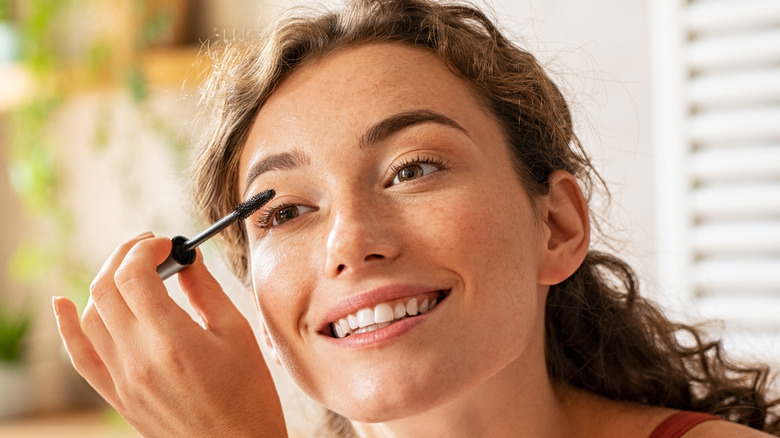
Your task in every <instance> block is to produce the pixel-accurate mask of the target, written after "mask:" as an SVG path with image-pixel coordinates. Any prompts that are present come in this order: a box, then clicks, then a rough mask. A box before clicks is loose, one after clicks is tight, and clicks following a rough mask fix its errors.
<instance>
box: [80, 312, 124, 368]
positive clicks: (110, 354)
mask: <svg viewBox="0 0 780 438" xmlns="http://www.w3.org/2000/svg"><path fill="white" fill-rule="evenodd" d="M81 331H83V332H84V334H86V336H87V338H89V340H90V343H91V345H92V348H93V349H94V350H95V352H96V353H97V354H98V355H99V356H100V357H101V358H102V360H103V362H104V364H105V365H106V366H108V367H111V368H112V369H114V370H117V369H122V368H123V367H122V364H121V361H116V357H117V355H116V352H117V345H116V342H115V341H114V338H113V337H112V336H111V333H110V332H109V331H108V329H107V328H106V325H105V323H104V322H103V319H102V318H101V317H100V313H99V312H98V310H97V308H96V307H95V302H94V301H93V300H92V298H91V297H90V299H89V302H87V307H86V308H85V309H84V313H82V315H81ZM115 361H116V362H115Z"/></svg>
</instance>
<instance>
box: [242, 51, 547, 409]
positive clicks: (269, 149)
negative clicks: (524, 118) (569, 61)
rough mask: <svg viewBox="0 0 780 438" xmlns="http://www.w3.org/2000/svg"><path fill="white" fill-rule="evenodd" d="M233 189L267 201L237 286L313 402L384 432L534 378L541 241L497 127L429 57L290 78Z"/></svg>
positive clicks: (371, 59) (392, 56) (336, 61)
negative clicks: (515, 380) (515, 374)
mask: <svg viewBox="0 0 780 438" xmlns="http://www.w3.org/2000/svg"><path fill="white" fill-rule="evenodd" d="M240 175H241V177H240V181H239V184H240V185H239V188H238V190H239V192H240V194H241V196H242V197H243V198H248V197H249V196H251V195H253V194H256V193H259V192H260V191H263V190H266V189H269V188H273V189H274V190H276V193H277V195H276V198H274V200H273V201H271V203H270V204H269V205H268V206H266V208H265V209H264V210H261V211H260V212H258V213H257V214H255V215H253V216H252V217H251V218H250V219H249V220H248V221H247V225H246V226H247V230H248V236H249V241H250V246H251V271H252V278H253V284H254V289H255V293H256V298H257V303H258V306H259V310H260V312H261V315H262V318H263V322H264V324H265V327H266V328H267V331H268V334H269V336H270V340H271V342H272V344H273V345H274V348H275V349H276V352H277V353H278V355H279V357H280V359H281V362H282V364H283V365H284V367H285V368H286V370H287V371H288V372H289V373H290V375H291V376H292V377H293V379H294V380H295V381H296V382H297V384H298V385H299V386H300V387H301V388H302V389H303V390H304V391H305V392H306V393H307V394H309V396H311V397H312V398H313V399H314V400H316V401H319V402H320V403H322V404H324V405H325V406H327V407H328V408H330V409H332V410H335V411H337V412H339V413H341V414H343V415H345V416H347V417H349V418H353V419H357V420H362V421H384V420H390V419H394V418H401V417H405V416H407V415H412V414H414V413H417V412H422V411H424V410H427V409H430V408H432V407H435V406H437V404H441V403H443V402H444V401H446V400H451V399H452V398H453V397H456V396H458V395H462V394H466V393H468V391H470V390H473V389H475V388H478V387H479V386H480V385H482V384H485V383H486V382H488V381H489V380H490V379H491V378H493V377H494V376H496V375H497V373H499V372H500V371H502V370H505V369H507V368H508V367H510V365H515V366H516V365H517V364H518V363H534V364H539V363H543V357H542V356H543V348H541V347H539V346H540V345H543V341H542V336H543V329H542V315H543V310H542V308H543V299H544V291H545V289H544V288H542V287H540V286H538V284H537V270H538V267H539V266H538V265H539V254H540V252H541V249H542V247H543V245H544V243H543V240H544V239H543V232H542V231H541V229H542V227H541V225H540V223H539V220H537V217H536V215H535V211H534V209H533V208H532V204H531V201H530V199H529V197H528V195H527V194H526V192H525V191H524V190H523V187H522V185H521V184H520V182H519V181H518V179H517V177H516V175H515V172H514V171H513V166H512V160H511V158H510V154H509V152H508V151H507V148H506V146H505V144H504V139H503V137H502V133H501V131H500V129H499V126H498V124H497V123H496V121H495V120H494V119H493V118H492V117H491V116H490V115H489V114H488V112H486V110H485V109H484V108H483V107H482V106H480V104H479V103H478V101H477V100H476V99H475V94H474V92H473V91H472V90H471V89H470V88H469V86H468V84H467V83H466V82H465V81H464V80H462V79H460V78H459V77H457V76H456V75H454V74H453V73H452V72H451V71H449V70H448V69H447V68H446V67H445V65H444V64H443V63H442V62H441V61H440V60H439V59H438V58H437V57H436V56H435V55H434V54H432V53H429V52H428V51H425V50H422V49H415V48H411V47H406V46H401V45H394V44H383V45H368V46H361V47H357V48H350V49H345V50H342V51H339V52H337V53H335V54H332V55H330V56H329V57H327V58H325V59H324V60H321V61H318V62H316V63H313V64H311V65H307V66H306V67H304V68H302V69H300V70H298V71H297V72H296V73H294V74H293V75H292V76H290V77H289V78H288V79H286V80H285V81H284V82H283V83H282V84H281V85H280V86H279V87H278V89H277V90H276V91H275V92H274V93H273V95H272V96H271V98H270V99H269V100H268V102H267V103H266V104H265V106H263V108H262V110H261V111H260V112H259V114H258V116H257V119H256V120H255V123H254V126H253V127H252V130H251V133H250V136H249V139H248V141H247V143H246V146H245V148H244V150H243V153H242V156H241V164H240ZM434 300H435V301H436V304H435V306H434V307H433V308H432V309H430V310H428V311H427V312H425V313H423V310H424V308H425V304H424V303H427V305H428V307H431V305H432V304H431V303H432V302H433V301H434ZM415 304H416V305H415ZM377 318H378V319H377ZM377 321H379V322H380V323H379V324H377V323H376V322H377ZM350 323H352V326H350ZM353 327H357V329H356V328H353ZM342 336H343V337H342Z"/></svg>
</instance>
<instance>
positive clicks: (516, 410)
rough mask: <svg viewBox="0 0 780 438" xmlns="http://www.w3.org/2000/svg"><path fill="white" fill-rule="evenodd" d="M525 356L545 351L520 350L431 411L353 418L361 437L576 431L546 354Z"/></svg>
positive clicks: (535, 434) (524, 434) (533, 434)
mask: <svg viewBox="0 0 780 438" xmlns="http://www.w3.org/2000/svg"><path fill="white" fill-rule="evenodd" d="M540 338H542V337H540ZM532 348H542V349H543V348H544V347H543V345H538V346H534V347H532ZM523 357H526V358H527V357H535V358H539V357H542V358H543V357H544V355H543V354H522V355H520V356H519V357H518V358H517V359H515V361H513V362H512V363H510V364H509V365H508V366H507V367H505V368H503V369H502V370H501V371H500V372H499V373H497V374H495V375H493V376H492V377H490V378H489V379H488V380H486V381H484V382H482V383H481V384H479V385H477V386H476V387H475V388H472V389H471V390H469V391H467V392H465V393H464V394H462V395H460V396H458V397H456V398H454V399H452V400H450V401H448V402H447V403H445V404H443V405H439V406H436V407H434V408H432V409H430V410H428V411H425V412H421V413H418V414H415V415H414V416H411V417H405V418H401V419H397V420H392V421H388V422H385V423H374V424H370V423H360V422H356V421H353V422H352V424H353V426H354V428H355V430H356V431H357V434H358V436H360V437H361V438H390V437H411V436H431V437H437V436H446V437H474V436H490V437H513V438H514V437H559V436H576V435H573V434H571V433H568V432H573V428H572V426H571V425H570V424H569V420H568V419H569V418H570V415H569V414H570V413H571V412H569V411H570V406H569V403H568V401H567V399H568V397H567V396H566V394H567V391H566V390H564V389H560V390H559V389H556V387H555V385H553V383H552V382H551V381H550V379H549V377H548V376H547V370H546V367H545V364H544V361H543V360H542V361H540V362H541V363H533V364H529V363H527V362H525V361H523V359H522V358H523Z"/></svg>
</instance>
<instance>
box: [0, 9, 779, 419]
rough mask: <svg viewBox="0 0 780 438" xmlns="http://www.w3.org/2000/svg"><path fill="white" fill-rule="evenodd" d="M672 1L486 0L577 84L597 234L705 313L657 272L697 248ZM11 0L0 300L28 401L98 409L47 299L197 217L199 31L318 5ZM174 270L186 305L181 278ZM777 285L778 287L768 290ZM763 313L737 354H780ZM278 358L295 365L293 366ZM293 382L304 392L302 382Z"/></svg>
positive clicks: (664, 294)
mask: <svg viewBox="0 0 780 438" xmlns="http://www.w3.org/2000/svg"><path fill="white" fill-rule="evenodd" d="M703 2H704V3H718V2H720V3H723V4H725V3H728V2H729V0H703ZM662 3H664V4H666V5H667V7H666V8H665V9H664V8H660V9H659V8H658V7H657V5H656V6H653V5H651V4H650V2H648V1H646V0H630V1H625V0H587V1H581V0H580V1H577V0H544V1H542V0H523V1H516V0H495V1H492V2H486V1H482V2H478V4H484V5H486V8H487V9H488V12H489V14H490V15H492V16H494V17H497V18H498V19H499V22H500V24H501V26H502V27H503V28H504V29H505V30H506V31H507V32H508V33H509V34H510V35H511V36H512V37H513V38H514V39H515V40H517V41H519V42H520V43H521V44H523V45H525V46H526V47H528V48H529V50H530V51H531V52H533V53H535V54H536V55H537V56H538V57H539V59H540V60H541V61H542V62H543V64H545V65H546V66H547V67H548V70H549V71H550V72H551V74H552V75H553V76H554V77H555V79H556V80H557V82H558V83H559V84H561V86H562V87H563V89H564V91H565V93H566V94H567V96H568V97H569V98H570V101H571V103H572V107H573V112H574V115H575V119H576V125H577V129H578V132H579V134H580V138H581V140H582V142H583V144H584V145H585V146H586V148H587V149H588V150H589V151H590V153H591V154H592V156H593V158H594V161H595V162H596V164H597V166H598V168H599V169H600V170H601V172H602V176H603V177H604V179H605V180H606V182H607V184H608V186H609V188H610V190H611V193H612V199H611V203H608V202H607V201H606V199H605V198H604V197H603V196H600V195H596V204H595V205H596V210H597V213H598V214H599V215H600V216H602V219H601V221H602V223H603V225H604V226H605V228H604V229H605V232H606V234H607V235H608V236H609V237H610V239H608V240H607V241H604V242H599V244H600V245H605V244H608V245H610V246H611V247H612V248H613V249H614V250H616V251H618V252H619V253H620V255H621V256H623V257H625V258H627V259H628V260H629V261H630V262H631V263H632V264H633V265H634V266H635V267H636V269H637V270H638V273H639V275H640V277H641V281H642V284H643V287H644V288H645V292H646V293H647V294H648V295H651V296H655V297H658V298H659V299H660V300H661V301H663V302H664V303H665V304H666V305H667V306H670V308H669V311H670V313H672V314H675V315H681V316H685V317H689V318H690V319H696V318H698V317H700V316H701V315H700V313H699V311H698V310H697V308H696V306H695V299H696V296H695V293H691V292H690V291H687V290H686V289H685V287H684V286H683V285H680V284H673V283H674V281H675V277H674V276H669V275H665V274H663V272H662V271H663V270H662V269H661V265H663V263H668V260H670V257H671V260H675V257H678V256H679V255H680V254H688V253H687V252H686V251H687V249H686V247H685V246H684V245H683V244H682V243H681V246H680V248H671V249H670V248H668V247H663V254H659V252H661V251H659V243H658V242H659V219H658V218H659V217H662V216H663V211H665V210H668V209H674V208H676V205H675V204H669V203H667V202H665V199H659V193H663V192H662V191H659V189H658V187H659V183H660V182H661V181H659V178H660V179H664V180H665V179H667V178H666V177H665V176H663V175H664V174H663V173H660V174H659V173H658V168H659V167H661V168H668V166H669V165H668V163H667V161H666V160H667V159H668V154H665V153H659V150H661V149H659V144H658V138H659V137H658V135H657V132H658V131H657V129H658V126H659V116H658V114H666V113H668V112H669V111H672V110H673V108H671V107H670V108H667V109H668V111H664V110H660V111H659V110H658V106H657V102H658V95H659V93H661V92H660V91H659V87H662V86H667V85H666V84H665V83H663V82H662V81H661V80H659V73H658V71H657V67H658V63H661V62H662V61H660V60H659V59H658V56H655V57H654V55H653V54H654V53H656V54H657V53H659V52H660V53H664V50H665V48H663V47H662V48H660V49H658V47H657V44H658V43H659V41H662V40H663V38H659V34H663V33H664V32H667V33H672V34H675V35H678V34H679V35H686V31H685V29H684V26H682V25H680V26H677V25H676V24H675V23H677V22H678V20H679V19H680V17H682V16H684V11H683V8H684V5H683V4H682V2H676V1H671V0H664V1H663V2H662ZM0 4H3V5H5V6H3V9H0V25H2V26H6V27H7V28H11V29H13V32H12V33H11V35H12V36H10V37H6V36H4V35H6V34H8V33H2V32H4V31H3V29H4V27H0V153H1V155H0V212H1V213H0V215H1V217H2V224H3V226H2V227H0V266H3V267H5V269H4V271H3V274H2V275H1V276H0V309H3V310H4V311H5V312H6V313H10V314H12V315H13V314H19V313H20V312H22V310H25V311H27V312H29V314H30V316H31V320H30V326H31V329H30V331H29V336H28V337H27V338H26V339H25V340H24V346H25V355H24V359H23V363H24V366H23V368H24V369H25V370H26V372H27V373H28V374H29V375H31V376H32V377H33V378H32V379H31V383H30V385H31V388H32V389H30V390H29V394H30V395H31V396H30V400H29V401H28V406H27V408H25V411H26V412H28V413H40V412H51V411H59V410H65V409H73V408H76V407H85V406H86V407H94V406H99V405H100V403H99V401H97V399H96V397H95V396H94V394H92V393H91V390H89V389H88V387H87V386H86V385H85V384H84V383H83V382H82V381H81V379H80V378H79V377H78V376H76V375H75V373H74V372H73V371H72V369H71V367H70V365H69V363H68V362H67V360H66V358H65V357H64V355H63V352H62V349H61V347H60V344H59V340H58V336H57V334H56V329H55V326H54V322H53V317H52V315H51V311H50V297H51V296H52V295H68V296H71V297H73V298H74V299H77V300H80V301H79V302H80V303H81V304H82V305H83V303H84V302H85V300H86V295H85V294H86V293H87V288H88V285H89V282H90V281H91V277H92V276H93V275H94V273H95V272H97V270H98V269H99V267H100V264H101V263H102V261H103V260H104V258H105V257H106V256H107V255H108V254H110V252H111V251H112V249H113V248H114V247H115V246H116V245H117V244H118V243H120V242H121V241H123V240H124V239H126V238H128V237H131V236H133V235H136V234H138V233H140V232H142V231H145V230H152V231H154V232H155V233H157V234H163V235H175V234H184V235H192V233H193V232H195V231H198V230H197V229H196V228H197V226H196V225H195V224H193V223H192V220H191V216H190V215H189V207H188V201H187V198H186V193H185V190H186V187H187V184H188V180H187V178H188V177H187V175H188V173H187V163H188V162H189V159H190V156H191V152H192V150H191V145H192V143H193V138H192V136H193V133H195V132H197V130H196V129H195V128H196V127H195V126H193V120H194V115H195V112H196V111H195V110H196V108H195V101H196V98H195V95H196V88H197V85H198V82H199V77H200V75H201V74H202V73H203V72H204V71H206V70H207V65H208V59H204V57H202V56H201V57H199V56H198V53H199V48H200V46H199V42H200V41H204V40H206V39H208V38H218V37H221V36H229V35H231V34H232V33H233V32H234V31H239V32H240V31H242V30H243V29H247V28H253V27H255V26H258V25H260V26H262V25H263V23H267V22H269V21H270V20H272V19H273V17H275V16H276V15H277V14H278V13H279V11H281V10H283V9H284V8H285V7H287V6H289V5H291V4H306V2H302V1H296V2H284V1H281V0H279V1H276V2H273V1H261V0H221V1H219V0H189V1H188V0H170V1H162V0H160V1H152V0H149V1H141V0H134V1H128V2H115V1H111V0H68V1H58V0H52V1H45V0H34V1H24V2H23V1H14V0H0ZM326 4H337V3H336V2H333V1H331V2H326ZM659 17H660V18H659ZM675 26H677V27H675ZM680 50H682V49H680V48H672V49H668V50H666V53H671V52H674V53H677V52H678V51H680ZM665 62H668V60H667V61H665ZM681 62H682V61H681ZM672 65H673V66H674V65H676V64H675V62H674V60H673V61H672ZM675 68H676V67H672V68H671V70H672V71H677V70H675ZM681 68H682V67H681ZM661 76H662V75H661ZM681 77H683V78H684V77H685V75H684V74H683V75H681ZM684 105H685V103H684V99H683V96H681V97H680V106H681V107H682V106H684ZM654 108H655V110H654ZM654 111H655V112H654ZM682 112H685V111H682ZM661 118H662V117H661ZM681 136H682V134H681ZM659 175H662V176H661V177H659ZM777 176H778V175H777V174H775V177H777ZM766 201H767V202H768V203H770V204H776V203H778V202H780V198H777V199H774V198H770V199H767V200H766ZM678 210H679V209H678ZM660 229H661V234H663V232H664V231H663V230H664V229H665V228H664V227H660ZM205 251H206V256H207V259H208V263H209V264H210V265H211V266H214V269H215V271H216V272H217V273H218V276H219V277H220V279H221V281H222V282H223V284H224V285H225V287H226V289H227V290H228V292H229V294H230V295H231V297H232V298H233V299H234V300H235V301H236V302H237V303H238V304H239V306H240V307H241V309H242V310H243V311H244V313H245V314H246V315H247V317H248V318H249V319H250V321H252V322H253V323H254V324H256V317H255V316H254V313H253V304H252V299H251V294H250V292H249V291H246V290H244V289H243V288H242V287H241V286H239V284H238V283H237V282H236V281H235V280H234V279H233V278H232V277H231V276H230V274H229V273H228V272H227V270H226V269H225V267H224V265H223V264H222V262H221V259H220V258H219V255H218V253H217V251H216V249H215V248H213V247H211V246H210V245H207V246H206V248H205ZM670 254H671V256H670V257H667V256H669V255H670ZM664 257H666V258H664ZM659 260H660V261H659ZM665 260H666V261H665ZM775 274H776V275H780V274H777V272H776V273H775ZM168 283H169V285H170V287H171V294H172V295H173V296H174V297H175V298H176V299H177V300H178V301H179V302H181V303H182V305H183V306H184V307H186V303H185V300H184V299H183V297H182V296H181V293H180V292H178V291H177V286H176V284H175V280H174V281H169V282H168ZM772 294H774V295H772ZM778 295H780V292H778V291H777V290H774V292H773V291H772V290H770V291H769V293H768V294H765V295H762V296H773V297H775V298H776V297H777V296H778ZM670 296H671V297H677V296H685V297H687V298H685V299H677V298H670ZM692 303H693V304H692ZM674 306H676V308H671V307H674ZM686 306H688V307H686ZM0 315H1V314H0ZM0 318H2V316H0ZM761 327H762V328H761V330H763V331H762V332H761V333H764V334H765V335H766V336H765V337H764V341H755V340H749V341H745V339H747V338H744V337H743V338H739V339H740V341H739V342H738V343H739V344H740V345H742V344H744V343H745V342H747V344H748V347H747V348H743V349H742V350H740V354H744V355H746V356H749V357H760V358H764V359H767V360H775V359H776V357H777V356H771V355H766V354H763V355H762V353H766V350H767V348H770V349H771V348H774V346H776V345H780V344H778V343H776V339H777V337H778V336H780V335H778V333H780V330H779V327H778V325H775V326H772V324H768V325H767V324H764V325H762V326H761ZM722 328H723V327H721V329H722ZM0 336H2V335H0ZM750 339H753V338H750ZM767 339H769V340H768V341H767ZM762 342H763V343H762ZM773 342H774V343H773ZM767 346H770V347H767ZM274 372H275V373H276V374H278V375H279V378H280V379H282V380H283V379H284V375H283V372H281V371H280V370H278V369H274ZM282 386H283V389H282V390H283V392H286V393H288V394H289V395H290V396H291V397H292V396H295V394H296V391H295V389H294V388H292V386H291V385H282ZM0 400H2V397H0ZM290 400H293V398H291V399H290ZM297 400H298V399H295V400H293V401H289V402H286V403H287V405H286V408H287V409H288V411H290V412H292V411H295V412H303V416H304V417H305V416H307V415H314V414H311V411H310V410H309V407H307V406H306V403H305V401H302V402H299V401H297ZM0 422H2V420H0Z"/></svg>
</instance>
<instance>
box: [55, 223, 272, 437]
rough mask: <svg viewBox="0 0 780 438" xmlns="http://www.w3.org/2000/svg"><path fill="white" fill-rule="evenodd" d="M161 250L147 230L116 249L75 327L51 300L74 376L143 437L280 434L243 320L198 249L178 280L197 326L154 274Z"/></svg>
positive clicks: (66, 308)
mask: <svg viewBox="0 0 780 438" xmlns="http://www.w3.org/2000/svg"><path fill="white" fill-rule="evenodd" d="M170 248H171V244H170V240H169V239H167V238H161V237H160V238H157V237H153V236H152V235H151V234H147V235H142V236H139V237H137V238H135V239H132V240H130V241H128V242H126V243H124V244H122V245H120V246H119V247H118V248H117V249H116V250H115V251H114V253H113V254H112V255H111V257H109V259H108V260H107V261H106V263H105V264H104V265H103V268H102V269H101V271H100V273H99V274H98V275H97V277H96V278H95V280H94V281H93V283H92V285H91V287H90V295H91V296H90V300H89V303H88V304H87V308H86V309H85V311H84V314H83V317H82V320H81V325H80V324H79V318H78V312H77V310H76V306H75V305H74V304H73V302H72V301H70V300H68V299H65V298H54V299H53V304H54V313H55V315H56V316H57V324H58V327H59V331H60V336H61V337H62V340H63V342H64V343H65V348H66V349H67V351H68V354H69V355H70V358H71V361H72V362H73V365H74V367H75V368H76V371H78V372H79V374H81V375H82V376H83V377H84V378H85V379H86V380H87V381H88V382H89V383H90V385H92V387H94V388H95V390H97V392H98V393H100V395H101V396H103V398H105V399H106V400H107V401H108V402H109V403H110V404H111V405H112V406H113V407H114V408H115V409H116V410H117V411H118V412H119V413H120V414H121V415H122V416H123V417H124V418H125V419H126V420H127V421H128V422H129V423H130V424H131V425H132V426H133V427H135V428H136V429H137V430H138V431H139V432H140V433H141V434H143V435H144V436H148V437H152V436H160V437H163V436H164V437H171V436H182V437H198V436H204V437H205V436H208V437H219V436H230V437H241V436H269V437H284V436H286V429H285V424H284V418H283V413H282V408H281V404H280V401H279V396H278V394H277V392H276V389H275V387H274V383H273V381H272V379H271V374H270V372H269V370H268V367H267V366H266V363H265V360H264V359H263V356H262V353H261V351H260V348H259V346H258V344H257V340H256V338H255V335H254V332H253V331H252V328H251V326H250V324H249V322H248V321H247V320H246V319H245V318H244V317H243V316H242V315H241V313H240V312H239V311H238V309H236V307H235V306H234V305H233V303H232V302H231V301H230V299H229V298H228V297H227V296H226V295H225V293H224V292H223V291H222V288H221V286H220V285H219V283H218V282H217V281H216V280H215V279H214V277H213V276H212V275H211V274H210V273H209V272H208V270H207V269H206V267H205V266H204V264H203V257H202V256H201V254H200V253H198V257H197V260H196V261H195V263H194V264H193V265H191V266H189V267H188V268H187V269H185V270H183V271H181V272H180V273H179V274H178V275H179V283H180V284H181V286H182V289H183V290H184V292H185V293H186V294H187V297H188V298H189V301H190V303H191V304H192V306H193V308H194V309H195V311H196V312H197V313H198V315H199V316H200V318H201V319H202V322H203V326H201V325H199V324H198V323H197V322H195V321H193V319H192V318H191V317H190V315H189V314H188V313H187V312H185V311H184V310H183V309H182V308H181V307H179V306H178V305H177V304H176V303H175V302H174V301H173V300H172V299H171V298H170V297H169V296H168V292H167V290H166V288H165V286H164V284H163V282H162V280H161V279H160V277H159V276H158V275H157V272H156V267H157V265H158V264H160V263H162V261H163V260H165V258H166V257H167V256H168V252H169V251H170ZM82 327H83V329H82Z"/></svg>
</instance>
